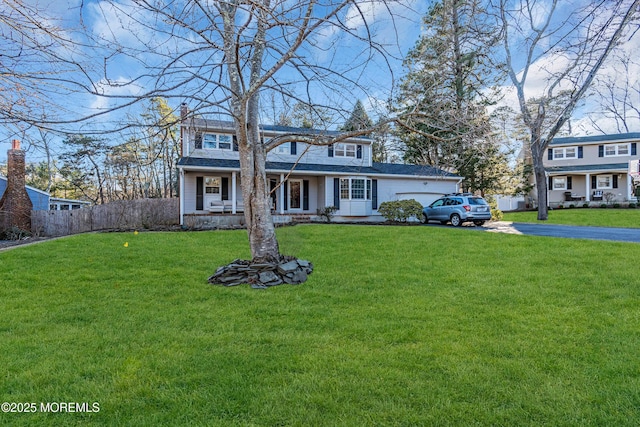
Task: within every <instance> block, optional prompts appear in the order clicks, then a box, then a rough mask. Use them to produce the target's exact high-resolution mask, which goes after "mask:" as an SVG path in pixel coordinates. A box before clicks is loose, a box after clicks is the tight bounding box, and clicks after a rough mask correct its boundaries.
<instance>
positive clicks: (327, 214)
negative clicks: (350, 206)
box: [317, 206, 338, 222]
mask: <svg viewBox="0 0 640 427" xmlns="http://www.w3.org/2000/svg"><path fill="white" fill-rule="evenodd" d="M337 210H338V208H337V207H335V206H325V207H324V208H322V209H318V210H317V213H318V216H320V217H322V218H324V219H325V220H326V221H327V222H331V218H333V214H335V213H336V211H337Z"/></svg>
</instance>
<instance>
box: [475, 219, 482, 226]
mask: <svg viewBox="0 0 640 427" xmlns="http://www.w3.org/2000/svg"><path fill="white" fill-rule="evenodd" d="M473 223H474V224H475V225H477V226H478V227H480V226H481V225H483V224H484V221H480V220H478V221H473Z"/></svg>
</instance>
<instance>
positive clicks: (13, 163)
mask: <svg viewBox="0 0 640 427" xmlns="http://www.w3.org/2000/svg"><path fill="white" fill-rule="evenodd" d="M31 209H33V204H32V203H31V199H30V198H29V194H28V193H27V188H26V186H25V152H24V151H22V150H21V149H20V141H19V140H17V139H14V140H13V141H11V150H9V151H7V188H6V190H5V192H4V194H3V195H2V198H1V199H0V231H2V230H8V229H10V228H11V227H18V228H19V229H21V230H24V231H28V232H31Z"/></svg>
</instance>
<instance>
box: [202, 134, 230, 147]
mask: <svg viewBox="0 0 640 427" xmlns="http://www.w3.org/2000/svg"><path fill="white" fill-rule="evenodd" d="M232 142H233V139H232V136H231V135H222V134H217V133H205V134H203V135H202V148H206V149H219V150H231V149H232V148H233V144H232Z"/></svg>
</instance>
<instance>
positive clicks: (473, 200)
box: [469, 197, 487, 205]
mask: <svg viewBox="0 0 640 427" xmlns="http://www.w3.org/2000/svg"><path fill="white" fill-rule="evenodd" d="M469 204H470V205H486V204H487V202H486V201H485V200H484V199H483V198H482V197H469Z"/></svg>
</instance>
